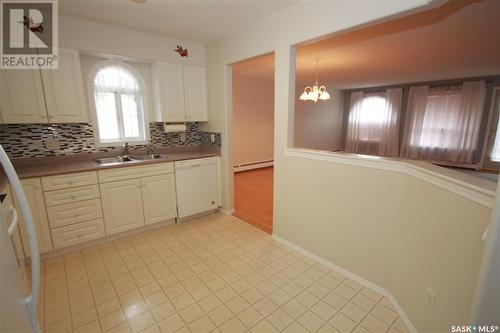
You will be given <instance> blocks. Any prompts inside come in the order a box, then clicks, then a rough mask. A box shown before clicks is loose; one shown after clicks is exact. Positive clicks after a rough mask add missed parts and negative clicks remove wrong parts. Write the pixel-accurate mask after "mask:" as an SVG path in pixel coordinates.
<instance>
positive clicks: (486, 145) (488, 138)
mask: <svg viewBox="0 0 500 333" xmlns="http://www.w3.org/2000/svg"><path fill="white" fill-rule="evenodd" d="M497 98H498V99H500V86H495V87H493V89H492V91H491V100H490V108H489V114H488V123H487V126H486V133H485V134H484V142H483V151H482V154H481V163H480V165H479V168H480V169H481V170H482V169H486V170H492V171H493V170H495V171H497V170H499V169H500V162H494V161H491V160H490V159H489V155H490V153H491V150H492V149H493V144H494V141H495V137H496V135H497V134H498V135H500V133H497V129H498V122H499V121H500V112H497V111H496V110H495V106H496V104H497ZM499 103H500V101H499ZM495 121H496V124H495V125H496V126H495V127H492V125H494V124H493V123H494V122H495ZM492 131H494V133H492Z"/></svg>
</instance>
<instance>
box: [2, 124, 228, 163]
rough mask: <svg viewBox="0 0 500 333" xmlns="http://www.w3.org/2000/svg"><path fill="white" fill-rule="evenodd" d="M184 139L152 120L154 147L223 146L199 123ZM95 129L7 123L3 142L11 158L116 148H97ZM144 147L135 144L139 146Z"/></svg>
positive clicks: (82, 126)
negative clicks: (50, 145) (51, 145)
mask: <svg viewBox="0 0 500 333" xmlns="http://www.w3.org/2000/svg"><path fill="white" fill-rule="evenodd" d="M187 125H188V126H187V131H186V132H182V133H184V134H185V140H184V141H182V138H181V133H165V132H164V131H163V123H150V124H149V134H150V139H151V143H152V145H153V146H154V147H155V148H160V147H177V146H194V145H200V144H204V145H216V146H219V147H220V146H221V134H220V133H213V134H214V135H215V142H214V143H211V142H210V135H211V134H212V133H211V132H203V131H200V130H199V128H198V124H197V123H188V124H187ZM93 131H94V129H93V127H92V125H89V124H83V123H82V124H6V125H0V144H1V145H2V146H3V148H4V149H5V151H6V152H7V154H8V155H9V156H10V157H11V158H23V157H46V156H57V155H71V154H79V153H95V152H106V151H109V150H112V149H114V147H96V146H95V140H94V132H93ZM50 138H56V139H57V140H58V142H59V149H57V150H50V149H47V148H46V140H47V139H50ZM140 147H143V146H133V148H140Z"/></svg>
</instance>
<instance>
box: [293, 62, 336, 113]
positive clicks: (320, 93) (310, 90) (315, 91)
mask: <svg viewBox="0 0 500 333" xmlns="http://www.w3.org/2000/svg"><path fill="white" fill-rule="evenodd" d="M314 60H316V80H315V81H314V85H313V86H312V87H311V86H307V87H305V88H304V92H303V93H302V95H300V98H299V99H300V100H301V101H313V102H314V103H317V102H318V100H321V101H326V100H328V99H330V94H329V93H328V91H326V87H325V86H320V85H319V84H318V67H319V61H320V60H321V58H314Z"/></svg>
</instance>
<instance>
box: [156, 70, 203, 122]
mask: <svg viewBox="0 0 500 333" xmlns="http://www.w3.org/2000/svg"><path fill="white" fill-rule="evenodd" d="M152 78H153V98H154V110H155V121H161V122H186V121H207V120H208V113H207V82H206V72H205V69H204V68H201V67H192V66H184V65H178V64H169V63H155V64H153V65H152Z"/></svg>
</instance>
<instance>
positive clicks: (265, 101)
mask: <svg viewBox="0 0 500 333" xmlns="http://www.w3.org/2000/svg"><path fill="white" fill-rule="evenodd" d="M233 138H234V146H233V166H234V165H240V164H246V163H252V162H259V161H266V160H272V159H273V149H274V81H273V80H262V79H254V78H249V77H244V76H238V75H233Z"/></svg>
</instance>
